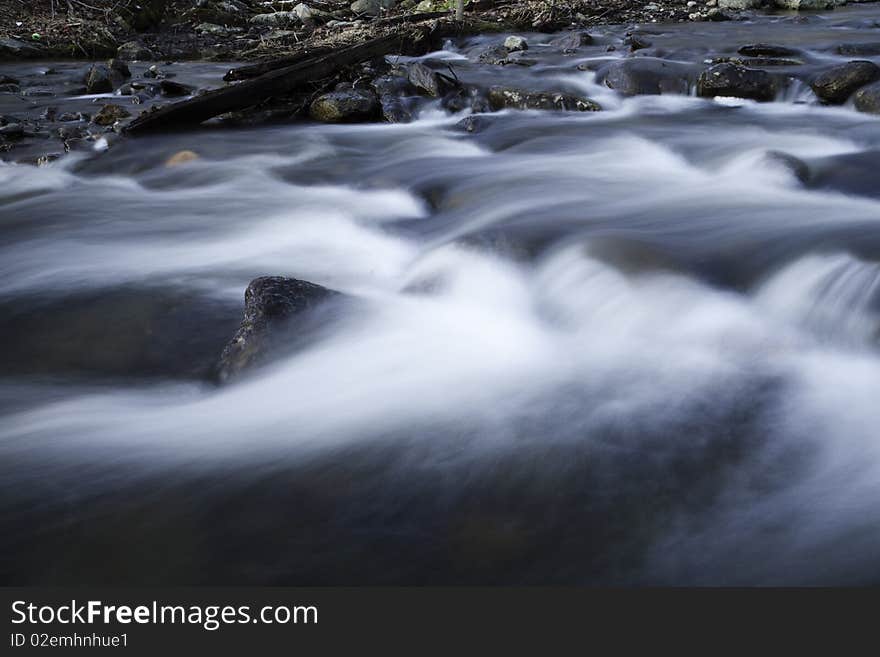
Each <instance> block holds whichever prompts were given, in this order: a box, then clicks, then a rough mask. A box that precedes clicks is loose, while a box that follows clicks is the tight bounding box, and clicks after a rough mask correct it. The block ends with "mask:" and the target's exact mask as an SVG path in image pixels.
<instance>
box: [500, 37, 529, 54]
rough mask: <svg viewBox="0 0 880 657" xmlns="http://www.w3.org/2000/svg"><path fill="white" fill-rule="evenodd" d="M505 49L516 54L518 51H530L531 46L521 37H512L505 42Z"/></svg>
mask: <svg viewBox="0 0 880 657" xmlns="http://www.w3.org/2000/svg"><path fill="white" fill-rule="evenodd" d="M504 47H505V48H506V49H507V51H508V52H516V51H518V50H528V49H529V44H528V42H527V41H526V40H525V39H523V38H522V37H521V36H516V35H512V36H509V37H507V38H506V39H505V40H504Z"/></svg>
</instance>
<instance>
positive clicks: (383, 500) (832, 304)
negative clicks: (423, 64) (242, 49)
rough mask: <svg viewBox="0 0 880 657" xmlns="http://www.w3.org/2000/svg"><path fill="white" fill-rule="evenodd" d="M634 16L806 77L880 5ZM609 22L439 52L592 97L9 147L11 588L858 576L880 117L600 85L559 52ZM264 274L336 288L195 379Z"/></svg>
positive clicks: (873, 489)
mask: <svg viewBox="0 0 880 657" xmlns="http://www.w3.org/2000/svg"><path fill="white" fill-rule="evenodd" d="M645 30H646V31H648V30H650V39H651V41H652V42H653V48H652V50H651V52H649V53H648V54H654V55H662V56H664V57H667V58H672V59H675V60H678V61H684V62H703V61H704V60H705V59H706V58H707V57H709V56H710V55H716V54H721V55H724V54H726V55H730V54H732V53H734V52H735V51H736V49H737V48H738V47H739V46H741V45H744V44H746V43H755V42H770V43H776V44H782V45H788V46H792V47H796V48H798V49H800V50H802V51H803V60H804V64H803V66H802V68H804V67H806V69H808V70H813V69H818V68H819V67H821V66H823V65H827V64H829V63H831V62H834V61H847V60H848V59H850V58H851V57H845V56H841V55H838V54H836V53H835V50H834V48H835V47H836V46H837V45H839V44H841V43H868V42H880V9H878V8H877V7H876V6H874V5H863V6H859V7H857V8H853V9H842V10H838V11H835V12H833V13H828V14H813V15H806V16H799V17H798V16H796V15H795V16H791V15H788V16H785V15H783V16H775V17H760V18H756V19H755V20H753V21H748V22H737V23H720V24H715V23H702V24H687V25H676V26H662V25H652V26H649V27H646V28H645ZM625 31H626V30H625V28H608V29H596V30H594V31H593V34H594V36H596V37H597V40H596V44H595V45H594V46H593V47H590V48H585V49H583V50H582V51H579V52H578V53H577V54H575V55H568V56H562V55H560V54H558V53H556V54H553V53H552V52H551V50H550V49H549V48H546V49H544V50H543V51H542V46H541V42H542V41H544V42H546V41H548V40H549V39H550V37H548V36H546V35H543V36H542V35H530V36H529V41H530V43H531V44H532V46H531V48H530V51H529V56H530V57H533V58H534V59H535V60H536V61H537V64H536V65H535V66H532V67H518V66H506V67H503V68H502V67H489V66H482V65H477V64H475V63H474V62H473V61H468V60H467V59H466V57H468V56H469V57H471V60H473V58H474V56H475V55H474V53H476V52H478V51H479V50H480V49H481V48H483V47H485V45H486V44H489V43H494V42H495V40H496V39H497V37H492V38H489V37H484V38H478V39H473V40H470V41H467V42H464V43H459V44H450V45H449V46H448V47H447V48H446V50H444V51H443V52H440V53H433V54H432V55H431V56H429V58H428V59H433V60H435V61H436V60H437V59H440V58H445V59H446V61H447V63H448V64H449V65H450V66H451V67H452V68H453V70H454V71H455V73H456V75H457V76H459V77H460V78H461V79H464V80H466V81H475V82H479V81H482V82H485V81H490V80H491V81H494V82H501V83H507V82H509V83H511V84H519V85H520V86H525V85H528V86H530V87H540V86H541V85H544V86H545V87H546V88H551V87H552V88H564V89H568V90H570V91H576V92H579V93H582V94H585V95H588V96H590V97H592V98H595V99H596V100H597V101H599V102H600V103H601V104H602V105H603V107H604V111H602V112H597V113H585V114H580V113H555V112H514V111H505V112H500V113H494V114H487V115H482V116H481V117H480V118H479V123H478V124H477V126H478V129H477V130H476V131H474V132H468V131H466V130H464V129H462V128H461V127H460V126H459V121H460V120H461V118H462V114H449V113H447V112H445V111H444V110H443V109H442V108H441V107H440V106H439V104H438V103H425V104H422V105H421V106H420V108H419V113H418V119H417V120H416V121H415V122H413V123H410V124H405V125H388V124H376V125H358V126H325V125H313V124H307V123H303V124H293V125H280V126H269V127H261V128H252V129H241V130H229V129H216V128H208V129H205V130H201V131H198V132H189V133H178V134H174V135H171V136H160V137H151V138H148V139H147V138H141V139H136V140H135V139H129V140H123V141H120V142H118V143H116V144H114V145H113V147H112V148H111V149H110V150H109V151H108V152H106V153H103V154H101V155H100V156H99V157H93V156H91V155H83V154H71V155H69V156H67V157H65V158H62V159H61V160H59V161H57V162H55V163H53V164H52V165H51V166H48V167H42V168H34V167H29V166H17V165H10V164H7V165H0V235H2V246H0V274H2V275H0V305H2V310H3V317H2V319H0V335H2V336H3V343H4V356H3V358H4V361H5V363H6V364H5V365H4V367H3V371H4V374H3V376H2V379H0V413H2V415H0V464H2V465H0V500H2V506H0V527H2V531H0V534H2V536H3V538H2V539H0V548H2V553H0V573H2V579H3V580H4V581H6V582H9V583H56V584H62V583H75V582H88V583H90V584H96V583H163V582H165V583H178V584H185V583H214V584H219V583H254V584H264V583H287V584H327V583H351V584H359V583H465V582H469V583H572V584H609V583H611V584H645V583H649V584H780V583H784V584H824V583H877V582H880V503H878V502H880V404H878V401H877V391H878V389H880V353H878V338H880V186H878V177H877V171H878V169H880V119H878V118H876V117H872V116H870V115H865V114H860V113H857V112H855V111H854V110H853V109H852V108H851V107H848V106H844V107H840V108H831V107H822V106H819V105H818V103H817V102H816V100H815V98H813V97H812V93H811V92H810V91H809V88H808V87H806V86H805V85H800V86H798V85H795V86H794V87H793V88H791V89H790V90H789V91H788V92H786V93H785V94H783V95H782V96H781V97H780V98H779V99H778V101H777V102H774V103H768V104H756V103H753V102H750V101H732V100H719V101H711V100H704V99H698V98H695V97H693V96H667V95H664V96H642V97H634V98H626V99H624V98H622V97H620V96H618V95H616V94H615V92H613V91H611V90H609V89H607V88H605V87H604V86H602V85H601V84H598V83H597V80H596V76H595V73H593V72H591V71H589V70H578V68H577V65H578V64H587V66H586V67H584V68H589V67H590V64H591V63H597V62H599V61H600V60H607V59H610V58H614V57H620V56H622V49H618V50H616V51H611V52H609V51H607V45H608V44H612V43H620V39H621V38H622V37H623V35H624V32H625ZM878 52H880V51H878ZM873 59H874V60H875V61H878V62H880V57H874V58H873ZM58 66H59V67H61V69H62V70H67V69H64V66H70V67H72V66H73V65H58ZM176 66H178V67H179V68H180V70H181V71H185V72H186V73H185V74H186V75H190V76H192V77H199V78H202V79H206V80H212V81H213V82H214V83H219V78H220V76H221V75H222V72H223V71H224V70H225V67H222V66H219V65H213V64H188V65H182V64H178V65H176ZM79 68H80V69H81V68H82V66H81V65H80V67H79ZM5 69H10V67H9V66H6V67H5ZM10 70H11V69H10ZM18 70H19V71H21V68H19V69H18ZM71 70H73V69H72V68H71ZM70 102H85V101H82V100H80V101H70ZM88 102H90V101H88ZM181 149H191V150H194V151H197V152H198V153H199V154H200V156H201V158H200V159H199V160H198V161H195V162H191V163H188V164H186V165H184V166H178V167H173V168H168V167H165V166H163V162H164V161H165V160H166V159H167V158H168V157H169V156H170V155H171V154H173V153H175V152H176V151H179V150H181ZM793 162H795V163H796V165H793V164H792V163H793ZM805 170H806V171H807V173H804V171H805ZM267 274H273V275H287V276H293V277H296V278H301V279H305V280H309V281H313V282H315V283H319V284H322V285H325V286H327V287H330V288H333V289H336V290H339V291H342V292H344V293H346V294H348V295H350V296H352V297H354V298H355V302H354V303H348V304H344V305H340V306H339V307H336V308H332V309H331V311H330V312H327V313H325V314H324V315H321V316H320V317H319V318H316V319H315V320H314V321H311V322H309V323H308V324H307V325H304V326H303V328H302V329H301V330H300V331H299V332H298V334H297V335H296V336H295V338H296V345H297V347H296V349H295V350H294V351H293V352H292V353H289V354H286V355H283V356H282V355H279V357H278V358H277V359H275V360H274V361H273V362H272V364H271V365H270V366H268V367H266V368H265V369H262V370H259V371H257V372H254V373H252V374H251V375H250V376H248V377H245V378H243V379H242V380H240V381H238V382H236V383H233V384H230V385H227V386H222V387H217V386H215V385H213V384H212V383H210V382H209V381H208V380H207V379H206V373H207V372H208V371H209V370H210V367H211V365H212V363H213V361H214V360H215V359H216V356H217V355H218V354H219V351H220V350H221V349H222V346H223V344H224V342H225V341H226V340H227V339H228V338H229V337H230V336H231V335H232V333H234V331H235V328H236V326H237V323H238V320H239V318H240V314H241V308H242V294H243V290H244V288H245V287H246V286H247V283H248V282H249V281H250V280H251V279H252V278H254V277H256V276H259V275H267ZM319 320H320V321H319Z"/></svg>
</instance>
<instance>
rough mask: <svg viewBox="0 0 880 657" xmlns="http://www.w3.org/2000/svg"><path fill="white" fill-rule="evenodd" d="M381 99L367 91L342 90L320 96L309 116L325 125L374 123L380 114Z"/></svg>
mask: <svg viewBox="0 0 880 657" xmlns="http://www.w3.org/2000/svg"><path fill="white" fill-rule="evenodd" d="M380 111H381V109H380V106H379V99H378V98H377V97H376V94H374V93H373V92H372V91H369V90H366V89H342V90H339V91H331V92H330V93H327V94H324V95H322V96H318V97H317V98H316V99H315V100H314V101H313V102H312V104H311V106H310V107H309V114H310V115H311V117H312V118H313V119H315V120H316V121H321V122H323V123H358V122H363V121H372V120H374V119H376V118H378V116H379V114H380Z"/></svg>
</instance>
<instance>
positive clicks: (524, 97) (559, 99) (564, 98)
mask: <svg viewBox="0 0 880 657" xmlns="http://www.w3.org/2000/svg"><path fill="white" fill-rule="evenodd" d="M489 104H490V105H491V107H492V109H493V110H499V109H504V108H510V109H520V110H526V109H539V110H563V111H568V112H572V111H578V112H596V111H599V110H600V109H602V108H601V107H600V106H599V105H598V104H597V103H596V102H595V101H592V100H590V99H589V98H579V97H577V96H572V95H570V94H565V93H558V92H531V91H524V90H521V89H509V88H506V87H492V88H491V89H490V90H489Z"/></svg>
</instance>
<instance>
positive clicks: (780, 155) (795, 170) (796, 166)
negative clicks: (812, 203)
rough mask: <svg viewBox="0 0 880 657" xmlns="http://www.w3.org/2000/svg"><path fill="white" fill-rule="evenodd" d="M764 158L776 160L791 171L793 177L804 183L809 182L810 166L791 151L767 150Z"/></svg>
mask: <svg viewBox="0 0 880 657" xmlns="http://www.w3.org/2000/svg"><path fill="white" fill-rule="evenodd" d="M764 157H765V158H766V159H768V160H770V161H772V162H777V163H779V164H781V165H783V166H784V167H785V168H786V169H788V170H789V171H791V173H792V174H793V175H794V177H795V178H797V179H798V180H800V181H801V182H802V183H804V184H806V183H808V182H810V175H811V174H810V167H809V166H808V165H807V163H806V162H804V161H803V160H801V159H800V158H798V157H795V156H794V155H792V154H791V153H785V152H783V151H767V153H766V154H765V156H764Z"/></svg>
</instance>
